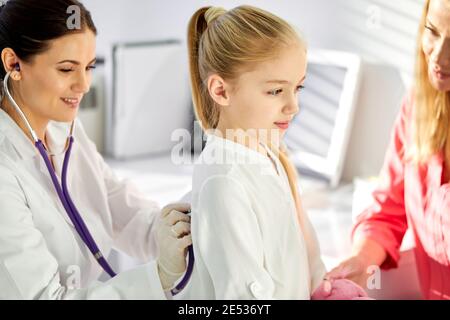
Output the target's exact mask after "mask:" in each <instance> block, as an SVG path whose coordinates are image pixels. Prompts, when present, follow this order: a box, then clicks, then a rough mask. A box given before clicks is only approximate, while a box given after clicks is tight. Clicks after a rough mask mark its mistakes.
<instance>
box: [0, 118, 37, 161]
mask: <svg viewBox="0 0 450 320" xmlns="http://www.w3.org/2000/svg"><path fill="white" fill-rule="evenodd" d="M0 132H1V134H0V138H1V139H0V140H3V139H5V138H7V139H8V140H10V141H11V143H12V144H13V146H14V148H15V149H16V152H17V154H18V155H19V157H20V158H21V159H24V160H25V159H29V158H32V157H34V156H36V155H38V151H37V149H36V148H35V147H34V145H33V142H32V141H31V140H30V139H29V138H28V137H27V135H26V134H25V133H24V132H23V131H22V129H20V127H19V126H18V125H17V123H15V122H14V120H13V119H12V118H11V117H10V116H9V115H8V114H7V113H6V112H5V111H4V110H3V109H0Z"/></svg>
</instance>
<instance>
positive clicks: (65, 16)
mask: <svg viewBox="0 0 450 320" xmlns="http://www.w3.org/2000/svg"><path fill="white" fill-rule="evenodd" d="M71 6H75V7H71ZM71 9H74V10H71ZM78 12H79V18H80V19H79V21H80V29H76V28H73V29H71V28H69V26H70V24H68V21H69V19H70V17H71V16H73V14H77V13H78ZM86 28H87V29H89V30H91V31H92V32H94V34H97V29H96V27H95V25H94V22H93V21H92V17H91V14H90V12H89V11H88V10H86V8H85V7H84V5H83V4H82V3H81V2H79V1H77V0H8V1H6V3H4V4H2V5H1V7H0V52H1V51H3V49H5V48H11V49H12V50H14V52H15V53H16V55H17V56H18V58H19V59H21V60H23V61H27V62H29V61H31V59H32V58H33V56H35V55H37V54H40V53H43V52H45V51H46V50H47V49H48V48H49V45H50V41H51V40H54V39H57V38H60V37H62V36H65V35H68V34H71V33H77V32H83V31H85V30H86ZM5 75H6V71H5V69H4V68H3V66H2V67H0V79H3V78H4V77H5Z"/></svg>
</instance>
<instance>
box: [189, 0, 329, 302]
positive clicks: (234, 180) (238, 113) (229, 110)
mask: <svg viewBox="0 0 450 320" xmlns="http://www.w3.org/2000/svg"><path fill="white" fill-rule="evenodd" d="M188 45H189V55H190V73H191V85H192V93H193V101H194V105H195V112H196V115H197V118H198V120H199V121H200V123H201V126H202V128H203V129H204V130H205V131H207V134H208V133H209V134H208V141H207V144H206V147H205V149H204V151H203V152H202V154H201V156H200V158H199V160H198V162H197V163H196V165H195V169H194V175H193V193H192V197H193V198H192V236H193V243H194V252H195V258H196V261H195V269H194V273H193V276H192V279H191V281H190V283H189V285H188V287H187V288H186V289H185V291H184V293H183V294H182V297H183V298H187V299H255V298H256V299H309V298H310V296H311V293H312V292H313V290H314V289H315V288H317V287H318V285H319V284H320V282H321V281H322V279H323V276H324V275H325V268H324V265H323V263H322V261H321V259H320V252H319V246H318V242H317V239H316V237H315V234H314V231H313V229H312V227H311V224H310V222H309V220H308V217H307V216H306V214H305V213H304V211H303V210H302V204H301V201H300V198H299V196H298V193H297V182H296V180H297V176H296V172H295V169H294V167H293V166H292V165H291V164H290V162H289V160H288V158H287V156H286V154H285V152H284V151H283V150H281V149H282V148H281V147H280V140H281V138H282V136H283V135H284V133H285V132H286V129H287V128H288V126H289V123H290V121H291V120H292V119H293V117H294V115H295V114H296V113H297V112H298V92H299V91H300V89H301V88H302V84H303V82H304V80H305V73H306V46H305V43H304V42H303V41H302V39H301V38H300V37H299V35H298V34H297V33H296V32H295V30H294V29H293V28H292V27H291V26H290V25H289V24H288V23H286V22H285V21H283V20H281V19H280V18H278V17H276V16H274V15H272V14H270V13H268V12H265V11H263V10H260V9H257V8H254V7H250V6H241V7H237V8H235V9H233V10H230V11H225V10H224V9H221V8H215V7H206V8H202V9H200V10H198V11H197V12H196V13H195V14H194V15H193V17H192V18H191V21H190V24H189V32H188ZM277 137H278V138H277Z"/></svg>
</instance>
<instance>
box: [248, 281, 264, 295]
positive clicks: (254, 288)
mask: <svg viewBox="0 0 450 320" xmlns="http://www.w3.org/2000/svg"><path fill="white" fill-rule="evenodd" d="M250 291H251V292H252V294H253V296H254V297H255V298H256V299H262V298H263V297H264V292H263V288H262V287H261V285H260V284H259V283H258V282H256V281H255V282H252V283H251V284H250Z"/></svg>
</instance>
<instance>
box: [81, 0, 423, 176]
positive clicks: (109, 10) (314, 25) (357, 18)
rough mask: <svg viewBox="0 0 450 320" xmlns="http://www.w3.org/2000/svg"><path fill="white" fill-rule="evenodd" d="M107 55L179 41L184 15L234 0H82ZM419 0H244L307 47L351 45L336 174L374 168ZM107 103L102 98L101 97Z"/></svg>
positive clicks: (407, 60) (408, 70) (403, 84)
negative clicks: (354, 72) (348, 117)
mask: <svg viewBox="0 0 450 320" xmlns="http://www.w3.org/2000/svg"><path fill="white" fill-rule="evenodd" d="M83 2H84V4H85V5H86V7H87V8H88V9H89V10H90V11H91V12H92V15H93V17H94V21H95V23H96V25H97V28H98V30H99V35H98V54H99V55H101V56H104V57H105V58H106V59H107V61H108V60H109V58H110V56H109V55H110V50H111V45H112V44H113V43H115V42H128V41H145V40H154V39H165V38H180V39H183V40H184V39H185V35H186V26H187V23H188V20H189V18H190V16H191V14H192V13H193V12H194V11H195V10H196V9H197V8H199V7H201V6H203V5H220V6H223V7H225V8H226V9H229V8H232V7H234V6H237V5H240V4H242V1H235V0H228V1H225V0H216V1H202V0H186V1H182V0H166V1H161V0H128V1H123V0H108V1H105V0H84V1H83ZM423 2H424V1H423V0H396V1H389V0H314V1H312V0H258V1H256V0H248V1H246V2H245V4H252V5H256V6H258V7H261V8H263V9H266V10H269V11H271V12H273V13H275V14H277V15H279V16H281V17H283V18H285V19H286V20H288V21H289V22H291V23H292V24H294V25H296V26H297V27H299V28H300V30H302V32H303V33H304V35H305V37H306V39H307V41H308V43H309V46H310V47H316V48H327V49H337V50H345V51H352V52H357V53H359V54H361V56H362V57H363V59H364V62H365V64H364V67H363V72H364V75H363V82H362V88H361V93H360V97H359V99H358V105H357V113H356V117H355V123H354V126H353V131H352V137H351V139H350V146H349V150H348V155H347V158H346V166H345V168H344V177H345V178H346V179H347V180H350V179H351V178H352V177H353V176H356V175H359V176H365V175H372V174H376V173H377V172H378V170H379V168H380V166H381V164H382V159H383V155H384V150H385V148H386V145H387V141H388V138H389V134H390V129H391V126H392V123H393V120H394V117H395V115H396V113H397V111H398V109H399V104H400V100H401V97H402V96H403V94H404V93H405V90H406V88H407V87H408V86H409V85H410V80H411V76H412V72H413V63H414V55H415V37H416V29H417V24H418V20H419V16H420V12H421V9H422V5H423ZM107 101H108V100H107Z"/></svg>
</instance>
